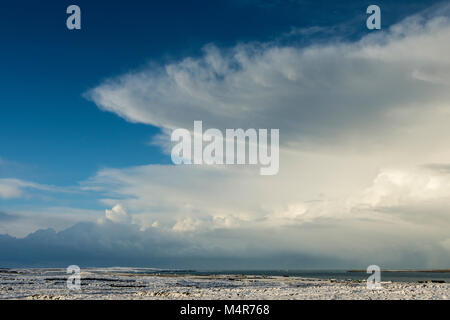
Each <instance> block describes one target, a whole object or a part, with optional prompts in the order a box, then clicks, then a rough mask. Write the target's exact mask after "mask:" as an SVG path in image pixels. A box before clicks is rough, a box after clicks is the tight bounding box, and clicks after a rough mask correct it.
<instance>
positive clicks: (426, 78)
mask: <svg viewBox="0 0 450 320" xmlns="http://www.w3.org/2000/svg"><path fill="white" fill-rule="evenodd" d="M71 4H76V5H78V6H79V7H80V8H81V26H82V27H81V30H68V29H67V28H66V19H67V17H68V14H67V13H66V8H67V7H68V6H69V5H71ZM371 4H377V5H378V6H379V7H380V8H381V30H368V29H367V27H366V19H367V17H368V15H367V14H366V8H367V7H368V6H369V5H371ZM449 38H450V6H449V5H448V4H447V3H446V2H441V1H403V0H399V1H377V2H376V3H375V2H374V3H372V2H370V3H369V2H367V1H359V0H358V1H325V0H321V1H312V0H311V1H301V0H298V1H296V0H286V1H280V0H267V1H263V0H241V1H238V0H229V1H189V2H187V1H170V0H169V1H160V2H158V1H137V0H129V1H126V2H122V1H103V0H96V1H81V0H80V1H45V2H44V3H40V2H36V1H21V2H17V1H3V2H2V9H1V10H0V39H1V50H0V70H1V73H0V88H1V91H0V94H1V95H0V115H1V116H0V266H2V265H4V266H17V265H20V266H25V265H27V266H28V265H32V266H38V265H42V266H44V265H45V266H62V267H64V266H67V265H70V264H77V265H80V266H112V265H114V266H117V265H121V266H131V265H133V266H147V267H177V268H198V269H202V268H221V267H226V268H230V269H233V268H260V269H268V268H293V269H295V268H297V269H302V268H320V269H336V268H356V267H366V266H368V265H371V264H376V265H380V266H382V267H383V268H448V267H449V265H450V236H449V233H448V230H449V227H450V213H449V208H450V206H449V205H450V151H449V149H448V145H449V142H450V141H449V137H450V135H449V134H450V132H449V131H450V129H449V128H448V120H450V119H449V117H450V91H449V90H448V89H449V88H448V87H449V86H450V78H449V76H448V75H449V74H450V73H449V71H450V70H449V69H450V58H449V55H448V54H447V53H448V52H449V51H450V41H448V40H449ZM195 120H202V121H203V123H204V127H205V128H207V127H209V128H219V129H225V128H244V129H246V128H277V129H279V130H280V169H279V172H278V174H277V175H274V176H260V175H259V167H255V166H250V165H234V166H233V165H229V166H208V165H192V166H183V165H182V166H175V165H173V163H172V161H171V156H170V148H171V144H170V133H171V131H172V130H174V129H176V128H187V129H189V130H192V128H193V123H194V121H195Z"/></svg>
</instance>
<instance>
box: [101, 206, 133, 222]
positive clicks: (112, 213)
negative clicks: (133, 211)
mask: <svg viewBox="0 0 450 320" xmlns="http://www.w3.org/2000/svg"><path fill="white" fill-rule="evenodd" d="M105 215H106V218H107V219H108V220H111V221H113V222H116V223H129V222H131V218H130V216H129V215H128V213H127V211H126V210H125V208H124V207H123V206H122V205H120V204H117V205H115V206H114V207H113V208H112V209H111V210H108V209H106V210H105Z"/></svg>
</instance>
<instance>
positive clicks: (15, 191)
mask: <svg viewBox="0 0 450 320" xmlns="http://www.w3.org/2000/svg"><path fill="white" fill-rule="evenodd" d="M26 189H37V190H48V191H49V190H51V189H52V188H51V187H49V186H45V185H40V184H37V183H33V182H28V181H23V180H19V179H0V198H3V199H11V198H20V197H22V196H23V195H24V194H25V190H26Z"/></svg>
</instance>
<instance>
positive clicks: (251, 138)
mask: <svg viewBox="0 0 450 320" xmlns="http://www.w3.org/2000/svg"><path fill="white" fill-rule="evenodd" d="M269 138H270V143H269V141H268V140H269ZM171 141H172V142H178V143H177V144H176V145H175V146H174V147H173V148H172V161H173V163H175V164H207V165H214V164H216V165H221V164H227V165H229V164H251V165H256V164H260V165H261V168H260V174H261V175H275V174H277V173H278V169H279V149H280V148H279V130H278V129H271V130H270V135H269V133H268V130H267V129H259V130H258V131H257V130H256V129H247V130H246V131H244V130H243V129H226V130H225V135H224V134H223V133H222V131H220V130H219V129H213V128H212V129H208V130H206V131H205V132H203V123H202V121H194V132H193V138H192V135H191V132H190V131H189V130H187V129H181V128H180V129H176V130H174V131H173V132H172V135H171ZM192 141H193V142H194V143H193V145H192ZM203 142H207V143H208V144H207V145H206V146H205V147H204V148H203ZM192 151H193V152H192ZM235 151H236V152H235ZM269 151H270V152H269Z"/></svg>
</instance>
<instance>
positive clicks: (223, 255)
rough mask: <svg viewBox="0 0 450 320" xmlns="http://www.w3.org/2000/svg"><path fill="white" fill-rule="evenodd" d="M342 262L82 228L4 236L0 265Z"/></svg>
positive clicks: (109, 227) (116, 227)
mask: <svg viewBox="0 0 450 320" xmlns="http://www.w3.org/2000/svg"><path fill="white" fill-rule="evenodd" d="M338 260H339V259H334V258H328V257H324V256H323V255H322V256H318V255H317V256H316V255H314V254H297V253H292V252H288V251H282V250H281V251H280V250H278V252H266V253H264V254H262V253H261V254H260V253H258V252H257V251H253V250H251V249H250V250H249V251H246V252H244V251H240V252H238V253H235V254H233V252H231V251H225V250H223V249H221V248H219V247H209V248H207V247H204V246H201V245H199V244H198V243H193V242H192V241H190V240H188V239H186V238H181V237H180V238H177V237H176V235H173V234H167V233H164V232H161V231H158V230H156V229H152V230H147V231H144V232H143V231H139V230H138V228H137V227H136V226H134V225H125V224H116V223H110V222H106V223H103V224H95V223H79V224H76V225H74V226H73V227H70V228H68V229H65V230H63V231H60V232H56V231H54V230H53V229H40V230H38V231H36V232H34V233H31V234H29V235H28V236H27V237H25V238H15V237H11V236H9V235H0V265H2V266H3V267H5V266H7V267H20V266H43V267H66V266H68V265H71V264H76V265H79V266H84V267H88V266H136V267H157V268H183V269H191V268H195V269H240V268H247V269H248V268H256V269H258V268H261V267H263V268H266V269H267V268H320V267H324V266H326V265H330V263H332V264H333V265H335V266H339V265H342V263H343V262H342V261H338Z"/></svg>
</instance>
